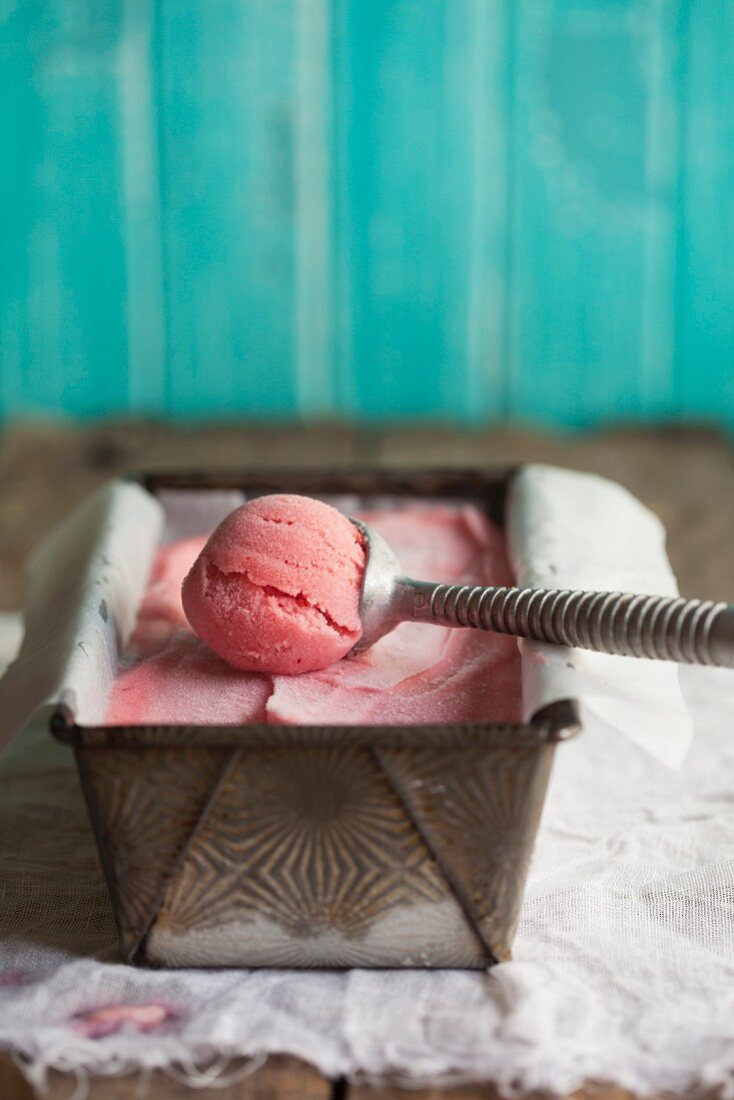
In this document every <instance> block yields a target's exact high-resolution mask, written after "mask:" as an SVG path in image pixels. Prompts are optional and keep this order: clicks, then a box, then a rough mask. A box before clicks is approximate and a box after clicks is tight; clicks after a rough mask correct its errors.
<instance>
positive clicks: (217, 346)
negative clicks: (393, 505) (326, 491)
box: [0, 0, 734, 424]
mask: <svg viewBox="0 0 734 1100" xmlns="http://www.w3.org/2000/svg"><path fill="white" fill-rule="evenodd" d="M0 21H1V22H0V26H1V31H2V33H1V36H0V61H1V68H0V79H1V80H2V85H3V87H2V91H3V94H2V97H1V98H0V160H1V163H0V218H1V219H2V248H1V250H0V336H1V349H2V370H1V372H0V415H3V416H6V417H9V416H14V415H20V414H25V413H29V412H38V411H66V412H69V413H72V414H79V415H98V414H108V413H116V412H135V413H144V414H168V415H171V416H186V417H189V416H203V415H232V414H241V413H244V414H250V415H257V416H264V415H276V416H290V415H303V416H321V415H344V416H349V417H365V418H374V417H378V416H380V417H381V416H437V415H438V416H444V417H452V418H459V419H465V420H467V421H477V420H484V419H497V418H505V417H524V418H534V419H540V420H543V421H546V422H548V423H553V424H554V423H569V424H586V423H592V422H595V421H598V420H600V419H604V418H620V417H621V418H627V417H663V418H668V417H671V416H688V415H694V416H715V417H720V418H721V419H723V420H724V421H726V422H728V423H731V422H732V421H734V371H733V370H732V365H733V349H734V339H733V337H734V0H15V2H13V0H4V2H2V3H0Z"/></svg>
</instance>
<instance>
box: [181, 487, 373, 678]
mask: <svg viewBox="0 0 734 1100" xmlns="http://www.w3.org/2000/svg"><path fill="white" fill-rule="evenodd" d="M364 567H365V549H364V546H363V542H362V536H361V535H360V533H359V531H358V529H357V528H356V527H355V525H354V524H353V523H351V522H350V521H349V519H348V518H347V517H346V516H344V515H342V513H341V512H338V511H337V510H336V508H332V507H331V506H330V505H328V504H324V503H323V502H322V501H320V500H312V499H311V498H310V497H302V496H290V495H288V494H276V495H273V496H264V497H258V498H256V499H255V500H252V501H250V502H249V503H248V504H243V505H242V507H241V508H237V509H236V510H235V511H234V512H232V513H231V515H229V516H227V518H226V519H225V520H224V521H223V522H222V523H221V524H220V525H219V527H217V529H216V531H215V532H214V534H213V535H212V536H211V538H210V539H209V541H208V542H207V544H206V546H205V547H204V549H203V550H202V551H201V553H200V554H199V556H198V558H197V559H196V561H195V562H194V565H193V567H192V569H191V572H190V573H189V574H188V576H187V577H186V579H185V581H184V582H183V589H182V597H183V608H184V611H185V612H186V617H187V618H188V620H189V622H190V623H191V626H192V627H193V628H194V630H195V631H196V633H197V634H198V635H199V637H200V638H202V639H203V640H204V641H205V642H206V643H207V645H208V646H209V647H210V648H211V649H213V650H214V652H215V653H218V654H219V656H220V657H223V658H224V659H225V661H227V662H228V664H230V665H233V666H234V667H235V668H240V669H244V670H246V671H248V672H271V673H281V674H285V675H287V676H294V675H298V674H300V673H304V672H310V671H311V670H312V669H316V668H325V667H326V666H327V665H331V664H333V663H334V662H335V661H338V660H339V658H340V657H344V656H345V655H346V654H347V653H348V652H349V650H350V649H351V648H352V646H353V645H354V644H355V642H357V641H359V638H360V636H361V633H362V628H361V626H360V621H359V597H360V592H361V588H362V574H363V573H364Z"/></svg>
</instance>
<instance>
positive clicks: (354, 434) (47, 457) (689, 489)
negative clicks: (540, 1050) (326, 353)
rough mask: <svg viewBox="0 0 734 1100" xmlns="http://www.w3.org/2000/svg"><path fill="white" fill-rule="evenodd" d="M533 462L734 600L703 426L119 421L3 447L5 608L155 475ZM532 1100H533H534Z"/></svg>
mask: <svg viewBox="0 0 734 1100" xmlns="http://www.w3.org/2000/svg"><path fill="white" fill-rule="evenodd" d="M523 460H529V461H542V462H552V463H556V464H559V465H566V466H573V467H576V468H580V469H587V470H591V471H594V472H598V473H601V474H604V475H605V476H608V477H612V478H614V479H615V480H617V481H620V482H621V483H622V484H624V485H626V486H628V488H630V489H631V490H632V491H633V492H634V493H635V494H636V495H637V496H639V497H640V498H641V499H642V500H644V501H645V502H646V503H647V504H649V505H650V506H651V507H652V508H653V509H654V510H655V511H656V512H658V514H659V515H660V516H661V518H662V519H663V521H664V522H665V524H666V526H667V528H668V532H669V550H670V555H671V559H672V561H673V565H674V567H675V569H676V572H677V574H678V577H679V580H680V583H681V589H682V591H683V592H684V594H687V595H691V596H693V595H696V596H701V597H710V598H718V599H728V600H734V573H733V572H732V570H731V547H732V545H734V512H732V510H731V509H730V508H729V507H727V506H726V503H725V502H728V501H730V500H731V499H732V494H733V493H734V463H733V462H732V450H731V448H730V446H729V444H728V442H727V441H726V440H725V439H724V438H722V437H721V436H718V435H715V434H713V433H710V432H707V431H705V430H703V429H701V430H694V429H680V428H675V429H659V430H655V431H648V430H644V429H618V430H610V431H606V432H604V433H602V434H599V435H595V436H572V437H566V438H557V437H552V436H543V435H540V434H535V433H531V432H526V431H520V430H502V431H492V432H474V433H468V432H462V433H458V432H455V431H451V430H450V429H444V428H440V427H434V428H420V429H419V428H413V429H390V430H387V431H376V430H362V431H354V430H350V429H349V428H345V427H341V426H329V425H322V426H320V427H318V428H315V429H313V428H312V429H308V428H294V427H284V426H277V427H272V426H264V425H257V426H244V425H224V426H220V427H217V428H216V429H214V428H191V427H171V426H165V427H163V426H160V425H156V424H108V425H101V426H100V425H96V426H90V427H87V428H84V429H73V428H70V427H65V426H60V425H51V426H49V425H45V426H19V427H17V428H15V429H13V430H11V431H9V432H8V433H6V435H5V437H4V438H3V439H1V440H0V609H13V608H15V607H17V606H18V605H19V603H20V601H21V593H22V581H21V578H22V566H23V561H24V559H25V557H26V555H27V553H28V551H29V549H30V548H31V547H32V546H33V545H34V544H35V543H36V542H37V541H38V539H39V538H41V537H42V536H43V534H44V533H45V532H46V531H47V530H48V529H49V528H50V527H52V526H53V524H54V523H55V522H56V521H57V520H58V519H59V518H60V517H61V516H63V515H64V514H65V513H66V512H67V511H68V510H69V508H71V507H72V506H73V505H74V504H75V503H76V502H77V501H78V500H80V499H81V498H82V497H83V496H84V495H85V494H86V493H88V492H89V491H90V490H91V489H93V488H94V487H95V486H96V485H98V484H99V483H100V482H102V481H104V480H105V479H107V478H109V477H111V476H114V475H116V474H119V473H125V472H128V471H131V470H140V469H145V468H165V469H184V468H192V467H200V466H204V465H207V466H213V467H220V468H221V467H226V466H252V465H258V464H259V465H278V466H288V465H295V466H299V465H304V464H308V465H326V466H336V465H340V466H344V465H362V466H364V465H391V466H395V465H436V466H438V465H449V466H450V465H482V464H486V463H490V462H508V463H513V462H518V461H523ZM78 1084H79V1082H77V1081H76V1079H75V1078H73V1077H70V1076H68V1075H64V1074H58V1073H53V1074H51V1075H50V1076H49V1079H48V1093H47V1095H49V1096H50V1097H52V1098H53V1100H72V1097H74V1100H77V1097H78V1098H79V1100H81V1097H84V1096H86V1097H88V1100H183V1098H184V1097H186V1098H187V1100H188V1098H189V1097H190V1098H191V1100H193V1098H194V1097H201V1100H214V1098H219V1100H286V1098H294V1100H322V1098H332V1100H402V1098H403V1097H406V1098H412V1100H496V1097H497V1093H496V1092H495V1090H494V1089H493V1087H492V1086H491V1085H490V1084H480V1085H473V1086H468V1085H467V1086H461V1087H458V1086H457V1087H451V1088H447V1089H436V1088H425V1089H414V1088H411V1089H410V1090H409V1091H405V1090H404V1089H402V1088H400V1087H399V1086H398V1085H397V1084H393V1085H389V1084H384V1085H379V1084H348V1083H347V1082H345V1081H328V1080H327V1079H326V1078H324V1077H322V1076H321V1075H320V1074H319V1073H317V1072H316V1071H315V1070H314V1069H312V1068H311V1067H309V1066H307V1065H305V1064H304V1063H302V1062H299V1061H297V1060H296V1059H293V1058H285V1057H276V1058H271V1059H269V1060H268V1061H267V1062H266V1063H265V1065H264V1066H263V1067H262V1068H260V1069H258V1070H257V1072H256V1073H254V1074H252V1075H251V1076H248V1077H245V1078H243V1079H242V1080H240V1081H239V1082H237V1083H232V1084H229V1085H227V1086H225V1087H224V1088H217V1089H213V1088H208V1089H203V1090H197V1091H195V1092H191V1091H190V1090H188V1089H187V1088H186V1087H185V1086H184V1085H182V1084H181V1083H180V1082H179V1081H177V1080H175V1079H173V1078H171V1077H169V1076H166V1075H164V1074H154V1075H153V1076H151V1077H150V1078H149V1079H146V1078H144V1077H140V1076H137V1075H136V1076H132V1077H123V1078H117V1079H106V1080H105V1079H95V1080H93V1081H91V1082H90V1084H89V1091H88V1093H86V1094H85V1093H84V1092H77V1093H76V1094H75V1090H76V1089H77V1086H78ZM36 1095H37V1094H36V1092H35V1091H34V1090H33V1089H32V1088H31V1086H30V1085H28V1083H27V1082H26V1081H25V1079H24V1077H23V1075H22V1074H21V1073H20V1071H19V1070H17V1069H16V1067H15V1066H14V1065H13V1063H12V1062H11V1061H10V1060H9V1058H7V1057H4V1058H3V1057H0V1100H34V1098H35V1096H36ZM628 1096H629V1094H627V1093H625V1092H624V1091H622V1090H619V1089H616V1088H613V1087H607V1086H604V1085H600V1084H589V1085H588V1086H587V1087H586V1088H585V1089H584V1090H582V1091H580V1092H577V1093H574V1094H573V1096H572V1097H569V1098H567V1100H628ZM525 1100H530V1098H527V1097H526V1098H525Z"/></svg>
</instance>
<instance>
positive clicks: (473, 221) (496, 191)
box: [455, 0, 513, 423]
mask: <svg viewBox="0 0 734 1100" xmlns="http://www.w3.org/2000/svg"><path fill="white" fill-rule="evenodd" d="M467 16H468V23H467V26H466V34H467V38H468V49H466V50H465V49H457V50H456V53H455V62H456V66H457V72H456V80H457V83H459V86H462V85H463V88H464V91H465V95H466V103H465V109H464V112H463V113H464V116H465V117H466V119H467V123H468V127H469V140H470V172H471V175H470V180H469V208H470V222H469V229H468V262H469V267H468V292H467V306H466V325H467V331H466V361H465V368H464V378H465V406H464V409H463V410H462V411H463V413H464V415H465V417H466V419H467V420H469V421H471V422H475V423H476V422H479V421H482V420H486V418H487V417H488V416H489V417H491V418H492V419H498V418H499V417H500V416H501V415H502V414H503V413H504V412H505V411H506V397H507V395H506V384H505V363H504V360H505V353H506V344H507V316H508V308H509V297H508V290H509V282H508V265H509V243H510V235H509V231H508V221H509V201H510V196H509V172H510V150H511V148H512V137H511V133H510V128H511V125H512V123H511V118H512V115H511V99H510V88H511V78H512V62H513V53H512V46H513V43H512V38H511V27H512V14H511V11H510V4H508V2H507V0H473V2H472V3H471V4H470V6H469V8H468V11H467ZM465 55H466V56H467V58H468V66H467V65H466V64H465V62H464V56H465Z"/></svg>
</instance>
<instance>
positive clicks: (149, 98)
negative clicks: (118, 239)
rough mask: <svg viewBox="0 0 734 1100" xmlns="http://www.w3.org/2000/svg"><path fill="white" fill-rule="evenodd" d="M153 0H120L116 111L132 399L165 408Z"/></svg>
mask: <svg viewBox="0 0 734 1100" xmlns="http://www.w3.org/2000/svg"><path fill="white" fill-rule="evenodd" d="M154 6H155V0H121V12H122V36H121V40H120V46H119V55H118V72H119V79H118V114H119V118H120V146H121V148H120V157H121V161H122V212H123V227H124V244H125V284H126V322H127V348H128V363H127V376H128V389H127V404H128V406H129V408H130V409H131V410H133V411H134V412H136V413H159V414H161V413H165V412H166V362H165V356H166V347H165V342H166V334H165V303H164V287H163V257H162V247H163V242H162V239H161V205H160V204H161V195H160V175H159V165H158V131H157V126H158V120H157V117H156V102H155V78H154V72H153V63H152V49H153V41H154V25H155V24H154V20H155V12H154Z"/></svg>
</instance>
